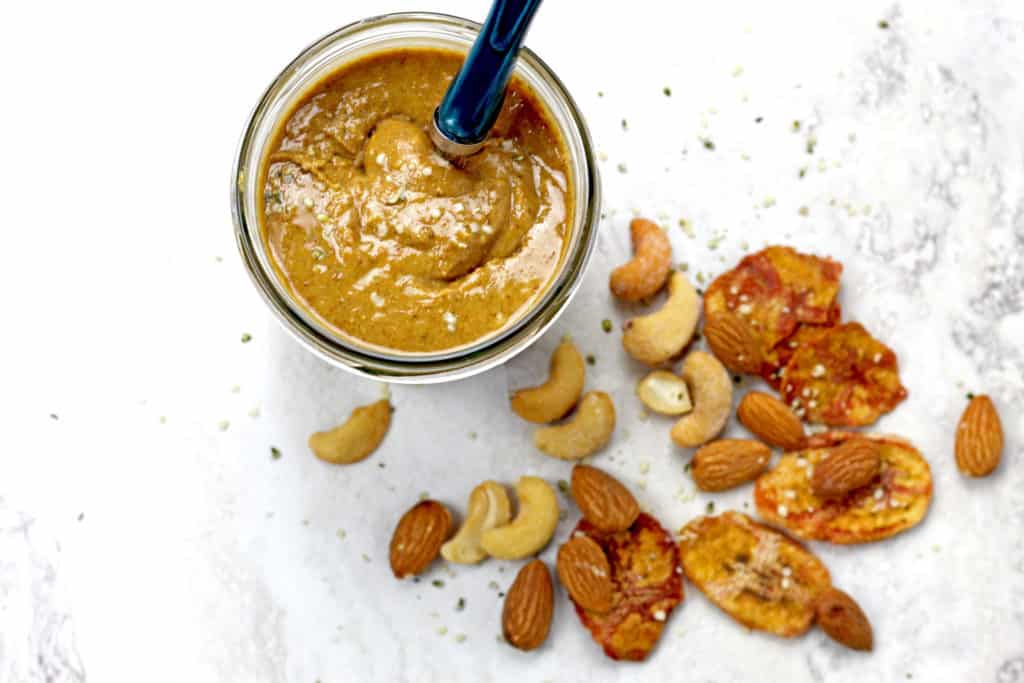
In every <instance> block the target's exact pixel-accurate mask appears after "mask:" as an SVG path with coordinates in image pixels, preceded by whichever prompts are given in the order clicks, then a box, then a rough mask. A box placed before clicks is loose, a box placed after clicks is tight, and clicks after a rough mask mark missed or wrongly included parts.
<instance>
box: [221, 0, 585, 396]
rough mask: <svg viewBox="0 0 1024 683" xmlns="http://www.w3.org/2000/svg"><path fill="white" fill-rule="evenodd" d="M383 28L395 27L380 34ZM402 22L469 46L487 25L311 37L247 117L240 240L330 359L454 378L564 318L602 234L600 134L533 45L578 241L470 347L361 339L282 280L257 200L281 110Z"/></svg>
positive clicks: (369, 23) (294, 322) (235, 184)
mask: <svg viewBox="0 0 1024 683" xmlns="http://www.w3.org/2000/svg"><path fill="white" fill-rule="evenodd" d="M382 29H383V30H384V31H385V32H384V33H379V32H380V31H381V30H382ZM400 29H406V30H410V31H411V30H415V31H416V32H417V33H416V35H417V36H418V37H420V38H421V39H427V40H430V39H434V40H435V41H448V42H449V43H450V45H449V47H452V48H456V49H457V48H459V47H461V43H462V42H465V43H466V44H465V47H466V48H467V49H468V46H469V44H471V42H472V40H473V39H474V38H475V37H476V34H477V33H478V32H479V30H480V25H479V24H478V23H476V22H473V21H470V20H468V19H463V18H461V17H455V16H451V15H447V14H439V13H431V12H401V13H394V14H385V15H380V16H375V17H370V18H367V19H362V20H359V21H356V22H353V23H350V24H347V25H345V26H342V27H341V28H338V29H336V30H334V31H331V32H330V33H328V34H326V35H324V36H323V37H321V38H319V39H318V40H316V41H314V42H313V43H312V44H310V45H309V46H307V47H306V48H305V49H303V50H302V51H301V52H300V53H299V54H298V56H296V57H295V58H294V59H293V60H292V61H291V62H289V64H288V65H287V66H286V67H285V68H284V69H283V70H282V71H281V72H280V74H278V75H277V76H276V77H275V78H274V80H273V81H272V82H271V83H270V85H269V86H268V87H267V89H266V90H265V91H264V92H263V94H262V96H261V97H260V99H259V101H258V103H257V105H256V106H255V107H254V108H253V111H252V112H251V114H250V116H249V118H248V120H247V122H246V126H245V129H244V132H243V134H242V137H241V140H240V142H239V145H238V148H237V151H236V154H235V158H234V166H233V169H232V178H231V211H232V218H233V223H234V230H235V238H236V243H237V246H238V249H239V253H240V254H241V256H242V260H243V263H244V265H245V267H246V271H247V272H248V273H249V277H250V279H251V280H252V282H253V284H254V285H255V286H256V289H257V291H258V292H259V293H260V295H261V297H262V298H263V300H264V302H265V303H266V304H267V305H268V306H269V307H270V309H271V311H272V312H273V313H274V314H275V317H276V318H277V319H278V322H279V323H281V324H282V326H283V327H284V328H285V330H286V331H287V332H288V333H289V334H290V335H291V336H292V337H293V338H295V339H296V340H297V341H299V342H300V344H302V345H303V346H305V347H306V348H307V349H309V350H310V351H312V352H313V353H314V354H315V355H317V356H319V357H321V358H323V359H324V360H326V361H327V362H328V363H330V364H332V365H335V366H338V367H341V368H343V369H347V370H350V371H352V372H355V373H356V374H360V375H364V376H370V377H376V378H380V379H386V380H388V381H392V382H405V383H430V382H444V381H450V380H454V379H459V378H463V377H468V376H470V375H473V374H477V373H479V372H483V371H484V370H487V369H489V368H492V367H494V366H496V365H498V364H500V363H502V362H504V361H506V360H508V359H509V358H511V357H512V356H514V355H515V354H517V353H519V352H520V351H522V350H524V349H525V348H527V347H528V346H529V345H530V344H531V343H532V342H533V341H535V340H536V339H537V338H539V337H540V336H541V335H542V334H543V333H544V332H545V331H546V330H547V329H548V328H549V327H550V326H551V325H552V324H553V323H554V322H555V320H556V319H557V318H558V317H559V315H560V314H561V313H562V311H563V310H564V309H565V307H566V305H567V304H568V303H569V301H570V300H571V299H572V297H573V296H574V295H575V293H576V291H577V290H578V288H579V285H580V283H581V281H582V277H583V274H584V272H585V270H586V266H587V264H588V263H589V260H590V256H591V254H592V252H593V248H594V245H595V244H596V241H597V225H598V220H599V214H600V184H599V177H598V172H597V164H596V160H595V158H594V152H593V145H592V143H591V139H590V134H589V131H588V130H587V126H586V123H585V121H584V120H583V117H582V115H581V113H580V112H579V109H578V108H577V106H576V104H575V102H574V101H573V99H572V97H571V96H570V95H569V92H568V90H567V89H566V88H565V86H564V84H563V83H562V82H561V80H559V79H558V77H557V76H556V75H555V73H554V72H553V71H552V70H551V69H550V68H549V67H548V66H547V64H546V63H544V62H543V60H541V59H540V58H539V57H538V56H537V55H536V54H535V53H533V52H532V51H531V50H530V49H529V48H526V47H523V48H522V49H521V51H520V53H519V55H518V59H517V64H516V69H515V71H514V73H515V74H516V75H517V76H518V77H520V78H521V79H522V80H523V81H524V82H525V83H526V84H527V85H528V86H530V87H531V90H534V91H535V92H534V94H535V95H536V97H537V98H538V100H539V101H540V102H541V103H542V104H543V106H545V107H546V108H547V109H548V115H549V117H550V118H551V119H552V120H553V122H554V123H555V124H556V126H557V128H558V129H559V133H560V135H561V137H562V138H563V143H564V144H565V145H566V147H567V149H568V151H569V157H570V159H569V163H570V165H571V166H572V169H573V171H574V185H575V187H574V189H575V192H574V207H575V210H574V213H573V229H572V232H571V233H570V240H571V241H570V246H569V248H568V250H567V252H566V254H565V255H564V256H563V263H562V265H561V266H560V269H559V271H558V273H557V274H556V275H555V277H554V278H553V280H552V281H551V282H549V283H548V284H547V285H546V291H545V292H544V294H543V295H542V296H540V297H538V298H537V300H536V301H534V302H533V303H531V305H530V308H529V310H528V311H527V312H526V313H524V314H523V315H522V316H521V317H520V318H519V319H518V320H517V321H515V322H514V323H512V324H511V325H509V326H507V327H505V328H502V329H501V330H499V331H497V332H496V333H492V334H491V335H485V336H484V337H482V338H481V339H480V340H477V341H476V342H473V343H471V344H469V345H466V346H463V347H459V348H456V349H448V350H441V351H438V352H430V353H416V354H412V353H402V352H395V353H389V352H388V351H390V350H388V351H384V352H381V351H379V350H370V349H366V348H359V347H358V346H356V345H353V344H352V343H350V342H348V341H347V340H345V339H344V338H342V337H341V336H340V335H337V334H334V333H332V332H331V331H330V330H329V329H327V328H326V327H325V326H324V325H322V324H320V323H319V322H318V321H316V320H315V318H314V317H313V316H312V315H311V313H310V312H309V311H307V310H306V309H305V308H304V307H303V305H302V304H301V303H300V302H298V301H297V300H296V299H295V297H294V296H293V295H292V294H291V293H290V292H289V291H288V289H287V287H286V286H285V285H284V283H282V282H281V281H280V278H279V277H278V274H277V273H276V272H275V271H274V268H273V267H272V266H271V264H270V260H269V255H268V254H267V253H266V251H267V250H266V248H265V244H264V242H263V239H262V232H261V224H260V217H259V213H258V210H257V209H256V208H255V207H256V203H255V195H256V194H257V193H258V192H259V191H261V188H259V186H258V185H257V183H258V182H259V177H260V176H261V173H262V166H261V164H262V163H263V160H264V156H265V154H264V152H265V149H264V146H265V145H266V143H267V140H268V138H269V136H270V135H272V133H273V131H274V130H276V128H277V125H278V122H279V120H280V119H279V117H280V115H281V112H282V111H287V110H288V108H289V107H290V106H291V105H292V104H293V103H294V102H295V101H297V100H298V99H300V98H301V97H302V96H303V95H304V94H305V93H306V92H308V89H309V88H310V87H313V86H314V85H315V83H318V82H320V79H321V77H322V75H323V74H324V73H326V72H329V71H332V70H336V69H337V68H339V67H340V66H341V65H342V64H344V63H345V61H351V60H352V59H357V58H358V57H359V56H361V54H367V53H372V52H374V51H376V50H375V49H374V47H373V46H374V45H375V44H376V45H378V47H377V48H376V49H377V50H385V49H387V48H386V47H384V46H382V45H380V43H382V42H388V40H392V41H393V40H396V36H395V35H394V34H388V33H387V31H388V30H392V31H394V30H400ZM375 31H377V32H378V34H377V35H374V32H375ZM360 37H362V39H363V42H364V43H365V45H361V46H358V50H361V51H362V52H361V54H357V55H356V56H355V57H352V56H351V55H349V57H348V59H345V58H344V52H345V48H346V47H347V48H349V49H350V50H353V49H356V48H353V45H356V43H357V42H358V41H359V39H360ZM400 38H401V36H398V39H400ZM424 44H426V43H424ZM434 44H435V46H436V43H434ZM339 53H340V54H342V57H341V58H339V57H338V54H339ZM332 57H334V59H333V60H332V59H331V58H332ZM318 60H319V61H318ZM303 70H306V71H305V72H304V71H303ZM537 85H540V86H541V88H540V89H538V87H536V86H537ZM538 90H541V91H538ZM559 116H561V118H559ZM268 133H269V134H268Z"/></svg>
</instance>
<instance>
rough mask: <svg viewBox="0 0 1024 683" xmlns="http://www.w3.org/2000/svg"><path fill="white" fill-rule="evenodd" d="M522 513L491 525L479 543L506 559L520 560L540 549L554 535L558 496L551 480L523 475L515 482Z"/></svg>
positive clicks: (490, 553) (487, 551) (496, 555)
mask: <svg viewBox="0 0 1024 683" xmlns="http://www.w3.org/2000/svg"><path fill="white" fill-rule="evenodd" d="M516 498H518V499H519V514H517V515H516V517H515V519H513V520H512V521H511V522H509V523H508V524H506V525H504V526H499V527H496V528H493V529H488V530H486V531H484V532H483V534H482V535H481V537H480V546H481V547H482V548H483V550H484V551H485V552H486V553H487V554H488V555H492V556H494V557H497V558H500V559H503V560H518V559H520V558H523V557H528V556H530V555H533V554H534V553H537V552H539V551H540V550H541V549H542V548H543V547H544V546H546V545H547V544H548V541H550V540H551V537H552V536H554V535H555V527H556V526H558V498H557V496H556V495H555V490H554V489H553V488H552V487H551V484H549V483H547V482H546V481H544V480H543V479H541V478H540V477H520V478H519V482H518V483H516Z"/></svg>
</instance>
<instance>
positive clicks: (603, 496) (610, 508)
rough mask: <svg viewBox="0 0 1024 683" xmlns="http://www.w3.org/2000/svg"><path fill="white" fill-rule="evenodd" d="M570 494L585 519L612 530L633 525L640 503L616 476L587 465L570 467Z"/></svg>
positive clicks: (610, 531)
mask: <svg viewBox="0 0 1024 683" xmlns="http://www.w3.org/2000/svg"><path fill="white" fill-rule="evenodd" d="M572 497H573V498H574V499H575V500H576V505H578V506H579V508H580V512H582V513H583V517H584V518H586V520H587V521H588V522H590V523H591V524H593V525H594V526H595V527H597V528H598V529H600V530H601V531H605V532H608V533H615V532H618V531H623V530H624V529H628V528H629V527H630V526H632V524H633V522H634V521H636V518H637V517H638V516H639V515H640V505H639V504H638V503H637V502H636V498H634V497H633V494H632V493H630V492H629V490H628V489H627V488H626V487H625V486H623V485H622V484H621V483H619V481H618V479H616V478H615V477H613V476H611V475H610V474H607V473H606V472H604V471H603V470H599V469H597V468H596V467H591V466H590V465H576V466H575V467H573V468H572Z"/></svg>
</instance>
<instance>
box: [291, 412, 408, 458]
mask: <svg viewBox="0 0 1024 683" xmlns="http://www.w3.org/2000/svg"><path fill="white" fill-rule="evenodd" d="M390 424H391V403H390V402H389V401H388V400H387V399H382V400H380V401H377V402H376V403H371V404H370V405H366V406H362V407H360V408H356V409H355V410H354V411H352V415H350V416H349V418H348V420H346V421H345V423H344V424H342V425H339V426H337V427H335V428H334V429H329V430H327V431H324V432H316V433H315V434H313V435H312V436H310V437H309V448H310V450H312V451H313V454H314V455H315V456H316V457H318V458H320V459H321V460H323V461H325V462H329V463H332V464H334V465H350V464H352V463H354V462H359V461H360V460H362V459H364V458H365V457H366V456H368V455H370V453H373V451H375V450H376V449H377V446H379V445H380V442H381V441H382V440H383V439H384V435H385V434H387V431H388V426H389V425H390Z"/></svg>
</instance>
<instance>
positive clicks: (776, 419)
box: [736, 391, 804, 451]
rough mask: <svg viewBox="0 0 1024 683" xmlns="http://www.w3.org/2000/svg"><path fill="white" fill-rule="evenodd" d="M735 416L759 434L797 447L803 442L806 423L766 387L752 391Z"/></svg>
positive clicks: (776, 443)
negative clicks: (762, 389)
mask: <svg viewBox="0 0 1024 683" xmlns="http://www.w3.org/2000/svg"><path fill="white" fill-rule="evenodd" d="M736 417H738V418H739V420H740V422H741V423H742V424H743V426H744V427H746V428H747V429H749V430H750V431H751V432H753V433H754V435H755V436H757V438H759V439H761V440H762V441H764V442H765V443H769V444H771V445H772V446H778V447H779V448H783V449H785V450H787V451H795V450H797V449H799V448H800V447H801V446H802V445H803V443H804V425H803V423H802V422H800V418H799V417H797V416H796V414H795V413H794V412H793V411H792V410H790V409H789V406H787V405H786V404H785V403H783V402H782V401H780V400H779V399H777V398H775V397H774V396H772V395H771V394H766V393H764V392H763V391H751V392H750V393H748V394H747V395H746V396H744V397H743V400H742V401H740V404H739V406H738V407H737V408H736Z"/></svg>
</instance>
